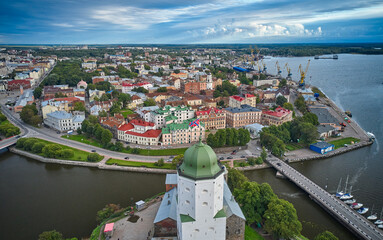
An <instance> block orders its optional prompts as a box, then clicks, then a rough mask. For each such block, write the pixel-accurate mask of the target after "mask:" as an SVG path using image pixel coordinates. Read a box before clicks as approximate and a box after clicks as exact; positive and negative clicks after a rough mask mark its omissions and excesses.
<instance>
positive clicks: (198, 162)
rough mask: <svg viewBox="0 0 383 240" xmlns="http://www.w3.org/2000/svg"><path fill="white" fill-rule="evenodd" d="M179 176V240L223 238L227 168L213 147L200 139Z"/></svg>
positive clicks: (190, 152) (189, 150) (224, 233)
mask: <svg viewBox="0 0 383 240" xmlns="http://www.w3.org/2000/svg"><path fill="white" fill-rule="evenodd" d="M177 175H178V176H177V177H178V188H177V191H178V204H177V228H178V229H177V231H178V239H182V240H187V239H211V240H213V239H214V240H224V239H225V238H226V214H225V212H224V207H223V198H224V195H223V191H224V168H223V167H222V166H221V165H220V164H219V163H218V161H217V155H216V154H215V153H214V151H213V149H211V147H210V146H208V145H205V144H203V143H202V142H201V141H200V142H199V143H197V144H195V145H193V146H192V147H190V148H189V149H188V150H186V152H185V155H184V161H183V163H182V164H181V165H180V166H179V167H178V173H177Z"/></svg>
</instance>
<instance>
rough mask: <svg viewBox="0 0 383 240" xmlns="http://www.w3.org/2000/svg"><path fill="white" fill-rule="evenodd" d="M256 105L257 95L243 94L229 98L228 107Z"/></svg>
mask: <svg viewBox="0 0 383 240" xmlns="http://www.w3.org/2000/svg"><path fill="white" fill-rule="evenodd" d="M245 104H246V105H249V106H252V107H256V106H257V97H256V96H254V95H252V94H244V95H243V97H241V96H238V95H235V96H231V97H230V98H229V107H232V108H240V107H241V105H245Z"/></svg>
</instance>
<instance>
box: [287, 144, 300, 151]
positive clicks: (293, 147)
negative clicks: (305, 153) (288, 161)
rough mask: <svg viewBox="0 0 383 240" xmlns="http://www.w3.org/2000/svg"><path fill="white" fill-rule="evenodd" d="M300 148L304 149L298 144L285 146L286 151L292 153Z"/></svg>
mask: <svg viewBox="0 0 383 240" xmlns="http://www.w3.org/2000/svg"><path fill="white" fill-rule="evenodd" d="M301 148H304V146H303V145H302V144H299V143H288V144H286V149H287V150H289V151H294V150H298V149H301Z"/></svg>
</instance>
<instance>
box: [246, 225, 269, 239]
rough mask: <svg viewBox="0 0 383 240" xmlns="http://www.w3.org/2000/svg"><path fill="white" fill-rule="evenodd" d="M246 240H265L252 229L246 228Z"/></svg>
mask: <svg viewBox="0 0 383 240" xmlns="http://www.w3.org/2000/svg"><path fill="white" fill-rule="evenodd" d="M245 240H264V238H263V237H262V236H261V235H259V233H257V231H255V230H254V229H253V228H252V227H250V226H247V225H246V226H245Z"/></svg>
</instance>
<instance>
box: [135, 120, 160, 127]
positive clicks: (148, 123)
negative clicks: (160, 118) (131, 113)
mask: <svg viewBox="0 0 383 240" xmlns="http://www.w3.org/2000/svg"><path fill="white" fill-rule="evenodd" d="M130 123H131V124H133V125H138V126H144V127H145V126H149V127H154V123H151V122H145V121H144V120H140V119H133V120H132V121H130Z"/></svg>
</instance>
